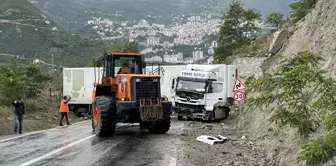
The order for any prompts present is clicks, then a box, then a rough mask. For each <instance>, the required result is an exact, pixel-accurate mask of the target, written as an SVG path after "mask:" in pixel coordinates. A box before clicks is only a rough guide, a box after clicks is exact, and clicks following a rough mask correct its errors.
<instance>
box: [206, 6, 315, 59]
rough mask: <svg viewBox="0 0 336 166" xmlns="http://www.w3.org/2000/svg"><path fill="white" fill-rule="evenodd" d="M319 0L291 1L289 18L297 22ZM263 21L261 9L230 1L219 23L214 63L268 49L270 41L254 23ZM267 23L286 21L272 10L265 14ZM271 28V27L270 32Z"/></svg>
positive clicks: (279, 26)
mask: <svg viewBox="0 0 336 166" xmlns="http://www.w3.org/2000/svg"><path fill="white" fill-rule="evenodd" d="M317 1H318V0H297V1H295V2H294V3H292V4H290V5H289V7H290V8H291V9H292V13H291V14H290V16H289V17H290V20H291V21H292V22H293V23H296V22H298V21H300V20H302V19H303V18H304V17H305V16H306V15H307V14H308V13H309V12H310V11H311V10H312V9H313V8H314V7H315V4H316V3H317ZM257 21H262V19H261V15H260V13H259V12H258V11H257V10H255V9H244V4H243V3H242V2H241V1H239V0H236V1H233V2H232V3H231V4H230V6H229V9H228V12H227V13H225V14H224V15H223V17H222V22H223V23H222V25H221V26H220V31H219V39H218V48H216V49H215V54H214V61H213V62H214V63H217V64H220V63H232V62H233V61H234V60H235V59H237V58H239V57H242V56H247V55H253V54H250V53H251V52H256V51H258V50H260V49H268V48H266V47H268V46H269V43H268V42H269V41H267V40H265V38H262V37H261V36H260V35H261V33H260V31H261V29H260V28H259V27H257V26H255V25H254V24H253V23H255V22H257ZM264 22H265V23H266V24H270V25H272V26H274V27H276V29H277V30H279V29H281V27H282V25H283V24H284V23H285V19H284V14H283V13H281V12H271V13H269V14H268V15H267V17H266V20H264ZM272 32H274V31H270V33H272Z"/></svg>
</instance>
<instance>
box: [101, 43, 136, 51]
mask: <svg viewBox="0 0 336 166" xmlns="http://www.w3.org/2000/svg"><path fill="white" fill-rule="evenodd" d="M104 51H106V52H139V50H138V43H136V42H117V43H113V44H109V45H107V47H106V48H105V50H104Z"/></svg>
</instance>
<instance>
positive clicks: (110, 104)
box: [92, 96, 117, 136]
mask: <svg viewBox="0 0 336 166" xmlns="http://www.w3.org/2000/svg"><path fill="white" fill-rule="evenodd" d="M92 120H93V127H94V132H95V134H96V135H97V136H111V135H113V134H114V132H115V128H116V124H117V121H116V101H115V99H114V98H113V97H110V96H97V97H96V98H95V101H94V107H93V119H92Z"/></svg>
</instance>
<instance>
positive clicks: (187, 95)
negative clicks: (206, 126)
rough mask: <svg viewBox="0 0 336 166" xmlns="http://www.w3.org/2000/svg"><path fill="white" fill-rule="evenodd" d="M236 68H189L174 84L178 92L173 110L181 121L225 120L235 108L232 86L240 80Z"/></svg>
mask: <svg viewBox="0 0 336 166" xmlns="http://www.w3.org/2000/svg"><path fill="white" fill-rule="evenodd" d="M237 72H238V71H237V67H236V66H234V65H225V64H221V65H198V64H191V65H187V67H186V68H185V70H183V71H181V72H180V73H179V75H178V77H177V79H176V80H175V79H174V80H173V81H172V85H173V86H172V87H171V88H172V89H174V90H175V97H174V107H173V111H174V112H175V114H177V117H178V119H179V120H181V119H183V117H184V116H185V117H187V118H188V119H203V120H207V121H213V120H222V119H226V118H228V116H229V112H230V109H231V107H232V106H233V105H234V99H233V92H232V89H233V86H234V83H235V80H236V78H237Z"/></svg>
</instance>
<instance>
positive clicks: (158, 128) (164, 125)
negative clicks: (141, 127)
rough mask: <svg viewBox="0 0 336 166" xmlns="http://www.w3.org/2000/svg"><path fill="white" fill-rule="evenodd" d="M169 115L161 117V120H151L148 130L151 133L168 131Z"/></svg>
mask: <svg viewBox="0 0 336 166" xmlns="http://www.w3.org/2000/svg"><path fill="white" fill-rule="evenodd" d="M170 123H171V121H170V117H167V118H166V119H163V120H161V121H157V122H152V123H151V124H149V128H148V130H149V132H150V133H153V134H164V133H166V132H168V131H169V128H170Z"/></svg>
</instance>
